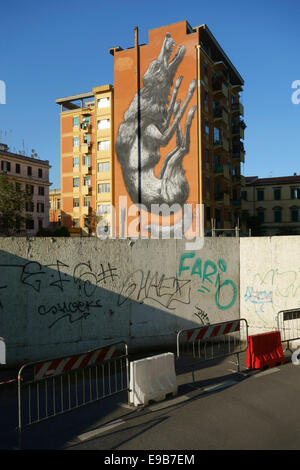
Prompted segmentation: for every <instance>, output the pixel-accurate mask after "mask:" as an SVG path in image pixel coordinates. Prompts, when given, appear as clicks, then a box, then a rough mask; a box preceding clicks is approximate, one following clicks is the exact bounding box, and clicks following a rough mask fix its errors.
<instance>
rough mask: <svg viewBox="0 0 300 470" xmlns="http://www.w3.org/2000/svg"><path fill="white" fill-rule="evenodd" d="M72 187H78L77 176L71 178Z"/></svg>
mask: <svg viewBox="0 0 300 470" xmlns="http://www.w3.org/2000/svg"><path fill="white" fill-rule="evenodd" d="M73 188H79V178H73Z"/></svg>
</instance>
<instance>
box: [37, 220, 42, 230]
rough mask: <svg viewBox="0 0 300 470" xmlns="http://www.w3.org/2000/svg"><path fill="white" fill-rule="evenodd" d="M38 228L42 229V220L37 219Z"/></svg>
mask: <svg viewBox="0 0 300 470" xmlns="http://www.w3.org/2000/svg"><path fill="white" fill-rule="evenodd" d="M38 227H39V229H40V228H43V219H38Z"/></svg>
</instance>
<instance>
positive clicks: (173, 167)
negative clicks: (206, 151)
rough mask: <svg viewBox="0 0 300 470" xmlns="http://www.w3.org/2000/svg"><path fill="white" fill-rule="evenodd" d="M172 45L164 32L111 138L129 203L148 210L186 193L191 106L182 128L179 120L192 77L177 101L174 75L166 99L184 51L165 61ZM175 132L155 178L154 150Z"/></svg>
mask: <svg viewBox="0 0 300 470" xmlns="http://www.w3.org/2000/svg"><path fill="white" fill-rule="evenodd" d="M174 46H175V42H174V41H173V39H172V37H171V35H170V34H169V33H167V34H166V37H165V39H164V42H163V44H162V48H161V51H160V54H159V56H158V57H157V58H156V59H155V60H153V61H152V62H151V63H150V65H149V67H148V69H147V70H146V72H145V74H144V76H143V87H142V88H141V90H140V91H139V93H137V94H136V95H135V96H134V98H133V100H132V102H131V104H130V106H129V108H128V109H127V111H126V112H125V114H124V121H123V122H122V123H121V125H120V127H119V131H118V135H117V138H116V146H115V148H116V154H117V158H118V161H119V162H120V165H121V168H122V175H123V179H124V183H125V186H126V189H127V191H128V194H129V196H130V198H131V199H132V201H133V202H134V203H135V204H143V205H144V206H145V207H146V208H147V210H148V211H149V212H153V213H154V212H155V211H157V210H158V209H157V207H155V206H157V205H161V204H167V205H168V206H172V205H174V204H175V205H180V206H183V204H185V202H186V201H187V198H188V195H189V184H188V181H187V179H186V177H185V171H184V170H183V168H182V162H183V158H184V156H185V155H187V154H188V153H189V147H190V128H191V124H192V121H193V117H194V114H195V110H196V106H192V107H191V108H190V109H189V111H188V113H187V116H186V120H185V123H184V131H183V133H182V130H181V127H180V121H181V119H182V117H183V115H184V113H185V111H186V110H187V108H188V104H189V102H190V101H191V99H192V96H193V94H194V91H195V88H196V80H192V81H191V83H190V85H189V88H188V92H187V95H186V97H185V100H184V101H183V103H182V105H181V102H180V100H177V94H178V90H179V88H180V85H181V82H182V80H183V76H179V77H178V78H177V79H176V81H175V85H174V87H173V90H172V93H171V98H170V92H171V87H172V86H173V80H174V78H175V74H176V71H177V69H178V66H179V64H180V63H181V61H182V59H183V57H184V55H185V52H186V50H185V47H184V46H179V47H178V50H177V52H176V54H175V56H174V57H173V59H172V60H170V57H171V55H172V50H173V47H174ZM176 100H177V101H176ZM175 134H176V146H175V148H174V149H173V150H172V151H171V152H169V154H168V155H167V156H166V157H165V158H164V161H163V164H162V167H161V170H160V173H159V175H158V177H156V176H155V167H156V166H157V164H158V163H159V161H160V159H161V154H160V150H161V148H162V147H165V146H166V145H167V144H168V143H169V142H170V140H171V138H172V137H173V135H175ZM180 206H179V207H180ZM177 210H178V209H177Z"/></svg>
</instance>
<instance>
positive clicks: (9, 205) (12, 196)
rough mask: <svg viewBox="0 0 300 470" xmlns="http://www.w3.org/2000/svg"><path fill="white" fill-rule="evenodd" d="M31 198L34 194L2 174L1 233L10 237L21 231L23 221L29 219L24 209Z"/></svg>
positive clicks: (0, 197)
mask: <svg viewBox="0 0 300 470" xmlns="http://www.w3.org/2000/svg"><path fill="white" fill-rule="evenodd" d="M31 199H32V195H31V194H29V193H28V192H27V191H23V190H22V189H21V186H20V184H19V183H18V182H16V181H14V180H12V179H11V178H9V177H8V176H7V175H6V174H0V234H2V235H4V236H6V237H9V236H12V235H15V234H16V233H18V232H19V231H20V227H21V225H22V223H25V222H26V221H27V220H29V217H25V216H24V210H25V206H26V203H29V202H31Z"/></svg>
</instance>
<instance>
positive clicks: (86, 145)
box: [81, 142, 91, 153]
mask: <svg viewBox="0 0 300 470" xmlns="http://www.w3.org/2000/svg"><path fill="white" fill-rule="evenodd" d="M90 149H91V144H90V143H89V142H84V143H83V144H81V151H82V153H89V151H90Z"/></svg>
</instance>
